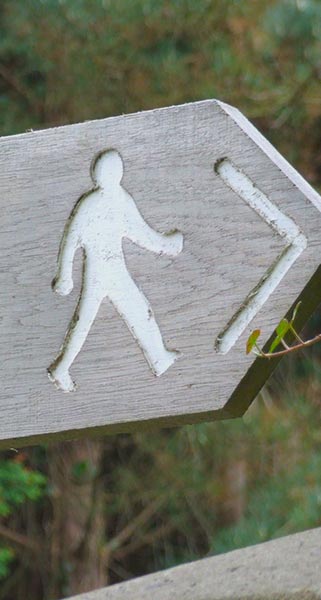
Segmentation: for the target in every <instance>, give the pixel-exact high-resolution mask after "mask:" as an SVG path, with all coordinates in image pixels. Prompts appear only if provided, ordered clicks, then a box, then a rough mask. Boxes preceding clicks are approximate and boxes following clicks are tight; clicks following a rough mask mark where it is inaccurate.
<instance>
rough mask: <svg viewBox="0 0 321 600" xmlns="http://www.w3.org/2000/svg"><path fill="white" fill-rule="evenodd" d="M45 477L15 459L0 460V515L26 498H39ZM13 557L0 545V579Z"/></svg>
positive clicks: (12, 553) (6, 548) (10, 512)
mask: <svg viewBox="0 0 321 600" xmlns="http://www.w3.org/2000/svg"><path fill="white" fill-rule="evenodd" d="M45 485H46V478H45V477H44V476H43V475H42V474H41V473H39V472H37V471H32V470H30V469H28V468H27V467H26V466H24V465H23V464H21V463H20V462H17V461H15V460H0V517H2V518H4V517H6V518H8V517H9V516H10V515H11V514H12V513H13V512H14V511H15V510H16V509H17V507H18V506H21V505H22V504H24V503H25V502H26V501H27V500H30V501H36V500H39V499H40V498H41V497H42V496H43V494H44V491H45ZM13 558H14V551H13V549H11V548H9V547H0V579H2V578H4V577H6V576H7V574H8V572H9V566H10V563H11V561H12V560H13Z"/></svg>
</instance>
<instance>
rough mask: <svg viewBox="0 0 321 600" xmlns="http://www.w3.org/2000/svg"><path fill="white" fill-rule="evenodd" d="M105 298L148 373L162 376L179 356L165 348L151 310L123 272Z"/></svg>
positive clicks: (127, 275) (130, 279)
mask: <svg viewBox="0 0 321 600" xmlns="http://www.w3.org/2000/svg"><path fill="white" fill-rule="evenodd" d="M120 283H121V285H119V284H120ZM108 297H109V298H110V300H111V302H112V303H113V305H114V306H115V308H116V310H117V311H118V313H119V314H120V315H121V317H123V319H124V321H125V323H126V325H127V327H128V329H129V331H130V332H131V334H132V335H133V337H134V338H135V339H136V340H137V342H138V344H139V346H140V347H141V349H142V351H143V353H144V355H145V358H146V360H147V362H148V364H149V365H150V367H151V369H152V371H153V372H154V373H155V375H161V374H162V373H164V372H165V371H166V370H167V369H168V368H169V367H170V366H171V365H172V364H173V362H174V361H175V360H176V359H177V358H178V356H179V354H180V353H179V352H177V351H170V350H167V348H166V347H165V345H164V342H163V338H162V334H161V332H160V330H159V327H158V325H157V323H156V320H155V317H154V314H153V311H152V309H151V307H150V305H149V303H148V301H147V299H146V298H145V296H144V294H143V293H142V292H141V290H140V289H139V288H138V287H137V286H136V284H135V283H134V281H133V280H132V278H131V277H130V275H129V274H128V272H127V270H126V272H124V270H122V272H121V273H119V278H118V282H117V284H116V285H114V286H112V287H111V289H108Z"/></svg>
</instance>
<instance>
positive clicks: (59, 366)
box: [48, 282, 104, 392]
mask: <svg viewBox="0 0 321 600" xmlns="http://www.w3.org/2000/svg"><path fill="white" fill-rule="evenodd" d="M95 285H96V289H95ZM103 297H104V296H103V293H102V292H101V293H100V292H99V291H97V284H95V283H93V284H92V285H90V284H89V282H87V283H86V285H84V288H83V289H82V291H81V295H80V299H79V302H78V305H77V307H76V310H75V313H74V316H73V318H72V320H71V322H70V325H69V329H68V331H67V333H66V336H65V340H64V343H63V345H62V348H61V351H60V354H59V355H58V357H57V358H56V360H55V361H54V362H53V363H52V365H51V366H50V367H49V369H48V375H49V379H50V380H51V381H52V382H53V383H55V384H56V385H57V387H59V388H60V389H62V390H63V391H65V392H71V391H73V390H74V389H75V384H74V382H73V381H72V379H71V377H70V375H69V368H70V367H71V365H72V363H73V361H74V360H75V358H76V356H77V354H78V353H79V352H80V350H81V348H82V346H83V344H84V342H85V340H86V337H87V335H88V333H89V331H90V328H91V326H92V324H93V322H94V320H95V317H96V315H97V312H98V309H99V306H100V304H101V302H102V300H103Z"/></svg>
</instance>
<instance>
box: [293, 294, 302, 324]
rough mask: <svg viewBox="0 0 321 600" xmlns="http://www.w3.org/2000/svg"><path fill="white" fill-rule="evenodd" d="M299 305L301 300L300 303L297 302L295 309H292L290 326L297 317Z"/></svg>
mask: <svg viewBox="0 0 321 600" xmlns="http://www.w3.org/2000/svg"><path fill="white" fill-rule="evenodd" d="M301 304H302V302H301V300H300V302H298V303H297V305H296V306H295V308H294V311H293V314H292V319H291V325H293V323H294V319H295V318H296V316H297V312H298V310H299V308H300V306H301Z"/></svg>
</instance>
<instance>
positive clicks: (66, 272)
mask: <svg viewBox="0 0 321 600" xmlns="http://www.w3.org/2000/svg"><path fill="white" fill-rule="evenodd" d="M79 246H80V224H79V216H78V211H77V208H76V209H75V211H74V212H73V213H72V214H71V216H70V218H69V219H68V221H67V223H66V226H65V229H64V233H63V236H62V239H61V242H60V247H59V254H58V266H57V274H56V276H55V278H54V280H53V282H52V287H53V290H54V291H55V292H57V293H58V294H60V295H61V296H67V294H70V292H71V290H72V288H73V280H72V266H73V260H74V256H75V252H76V250H77V248H79Z"/></svg>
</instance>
